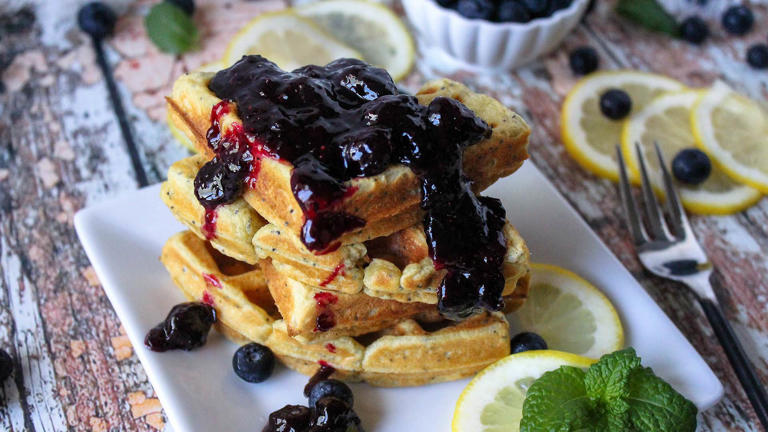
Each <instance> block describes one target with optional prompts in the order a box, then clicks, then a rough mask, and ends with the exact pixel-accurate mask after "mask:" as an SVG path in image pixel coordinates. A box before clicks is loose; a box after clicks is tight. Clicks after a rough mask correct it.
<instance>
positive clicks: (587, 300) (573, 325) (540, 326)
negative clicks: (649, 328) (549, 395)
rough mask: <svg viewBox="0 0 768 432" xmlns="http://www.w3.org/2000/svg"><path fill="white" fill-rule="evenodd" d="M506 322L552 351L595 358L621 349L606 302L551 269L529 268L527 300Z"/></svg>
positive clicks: (612, 311)
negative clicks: (542, 340)
mask: <svg viewBox="0 0 768 432" xmlns="http://www.w3.org/2000/svg"><path fill="white" fill-rule="evenodd" d="M508 318H509V320H510V324H511V325H512V328H513V329H515V328H517V329H519V330H520V331H530V332H534V333H537V334H538V335H539V336H541V337H542V338H544V340H545V341H546V342H547V346H548V347H549V348H550V349H553V350H558V351H565V352H570V353H573V354H578V355H582V356H585V357H591V358H599V357H601V356H603V355H605V354H608V353H611V352H614V351H616V350H618V349H621V348H622V347H623V346H624V329H623V328H622V326H621V321H620V320H619V315H618V314H617V313H616V309H614V308H613V305H612V304H611V302H610V301H609V300H608V298H606V297H605V295H603V293H601V292H600V291H599V290H598V289H597V288H595V287H594V286H593V285H592V284H590V283H589V282H587V281H586V280H584V279H582V278H581V277H580V276H579V275H577V274H575V273H573V272H571V271H569V270H566V269H564V268H560V267H557V266H554V265H549V264H532V265H531V288H530V292H529V293H528V299H527V300H526V301H525V303H523V306H522V307H521V308H520V309H518V310H516V311H515V312H513V313H511V314H509V315H508Z"/></svg>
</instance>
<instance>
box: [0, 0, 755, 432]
mask: <svg viewBox="0 0 768 432" xmlns="http://www.w3.org/2000/svg"><path fill="white" fill-rule="evenodd" d="M425 1H427V0H425ZM28 3H29V5H28V6H24V5H25V4H26V3H25V2H24V1H15V0H14V1H10V2H5V3H3V4H0V74H1V75H0V77H1V78H2V79H1V80H0V276H1V278H0V288H2V289H0V346H2V347H3V348H4V349H6V350H8V351H9V352H10V353H11V354H12V355H13V357H14V359H15V361H16V366H17V372H16V373H15V374H14V376H13V379H12V380H9V381H7V382H5V383H4V384H3V385H2V387H0V398H2V401H3V402H2V403H0V430H8V431H14V432H18V431H64V430H74V431H118V430H130V431H134V430H136V431H149V430H161V429H163V428H164V424H165V420H164V417H163V414H162V408H161V407H160V404H159V401H158V400H157V399H156V398H155V396H154V392H153V390H152V387H151V385H150V384H149V382H148V381H147V378H146V375H145V374H144V372H143V369H142V367H141V365H140V364H139V362H138V360H137V359H136V357H135V356H134V355H133V350H132V348H131V346H130V342H129V341H128V339H127V337H126V336H125V334H124V332H123V330H122V329H121V327H120V322H119V320H118V318H117V317H116V316H115V313H114V312H113V310H112V307H111V305H110V304H109V301H108V300H107V298H106V297H105V295H104V292H103V291H102V289H101V287H100V285H99V282H98V279H97V278H96V276H95V274H94V272H93V269H92V268H91V267H90V265H89V263H88V259H87V257H86V256H85V254H84V252H83V250H82V248H81V247H80V245H79V242H78V241H77V238H76V236H75V234H74V230H73V225H72V218H73V214H74V212H75V211H77V210H78V209H80V208H82V207H84V206H86V205H89V204H93V203H95V202H98V201H101V200H103V199H105V198H107V197H110V196H115V195H117V194H119V193H121V192H124V191H128V190H132V189H134V188H135V187H136V186H135V180H134V178H135V177H134V173H133V171H132V169H131V164H130V159H129V158H128V155H127V153H126V152H125V149H124V143H123V141H122V137H121V135H120V133H119V129H118V125H117V123H116V119H115V116H114V112H113V111H112V109H111V107H110V105H109V101H108V96H107V91H106V88H105V86H104V84H103V82H102V77H101V74H100V72H99V70H98V68H97V67H96V64H95V61H94V57H93V51H92V49H91V47H90V43H89V41H88V39H87V38H85V37H84V36H83V35H82V34H81V33H80V32H79V31H78V30H77V29H76V26H75V21H74V19H73V16H74V11H75V10H76V9H77V6H78V5H79V4H80V3H81V2H79V1H75V0H62V1H57V2H51V1H44V0H39V1H31V0H30V1H29V2H28ZM152 3H153V2H152V1H149V0H142V1H137V2H133V3H130V4H128V2H116V3H115V4H116V7H117V9H118V10H119V11H120V12H121V14H122V18H121V19H120V21H119V23H118V26H117V31H116V34H115V36H114V38H112V39H111V40H110V41H109V44H108V45H107V56H108V60H109V62H110V63H111V64H112V65H113V66H114V68H115V76H116V78H117V80H118V86H119V89H120V91H121V92H122V93H123V96H124V100H125V101H126V105H127V106H126V109H127V111H128V115H129V117H130V120H131V125H132V128H133V131H134V133H135V135H136V137H137V141H138V146H139V148H140V157H141V159H142V161H143V163H144V168H145V170H146V172H147V173H148V176H149V179H150V182H156V181H159V180H161V179H162V178H163V177H164V175H165V171H166V169H167V167H168V165H169V164H170V163H172V162H173V161H174V160H176V159H178V158H180V157H182V156H183V155H184V154H185V153H184V150H182V149H180V148H179V147H178V145H177V144H176V143H175V142H174V141H173V140H172V138H171V136H170V134H169V132H168V131H167V128H166V126H165V124H164V115H165V114H164V108H163V101H162V98H163V96H164V95H165V94H167V92H168V90H169V88H170V85H171V83H172V82H173V79H174V78H175V77H176V76H177V75H178V74H180V73H182V72H183V71H185V70H191V69H194V68H196V67H198V66H199V65H201V64H204V63H206V62H210V61H213V60H215V59H216V58H217V57H218V55H220V50H221V45H222V44H223V43H225V41H226V40H227V39H228V38H229V37H230V36H231V35H232V34H233V32H234V31H236V30H237V28H238V27H239V26H241V25H242V24H243V23H245V22H246V20H247V19H250V18H252V17H253V16H255V15H257V14H258V13H261V12H264V11H268V10H273V9H279V8H282V7H284V6H285V5H284V3H283V1H280V0H265V1H259V2H245V1H234V0H233V1H226V2H225V1H221V2H218V1H215V0H207V1H206V0H199V1H198V2H197V3H198V10H199V12H198V13H197V15H196V20H197V21H198V25H199V26H200V28H201V31H202V33H203V35H204V38H203V44H202V47H201V49H200V51H198V52H195V53H192V54H189V55H185V56H181V57H172V56H168V55H165V54H162V53H159V52H158V51H157V50H156V49H155V48H154V47H153V46H152V45H151V44H150V43H149V42H148V41H147V40H146V36H145V34H144V30H143V28H142V25H141V16H142V14H143V13H145V12H146V9H147V8H148V7H149V6H150V5H151V4H152ZM599 3H600V5H599V6H598V9H597V11H596V12H595V13H594V14H593V15H592V16H591V17H590V18H589V19H587V20H586V22H585V24H583V25H581V26H580V27H579V28H578V29H577V30H576V31H575V32H574V33H573V34H572V35H571V36H569V37H568V38H567V40H566V41H565V43H564V45H563V46H562V47H561V48H560V49H558V51H556V52H555V53H553V54H551V55H549V56H547V57H546V58H544V59H542V60H541V61H538V62H536V63H535V64H533V65H531V66H528V67H525V68H523V69H521V70H519V71H517V72H515V73H510V74H508V75H502V76H499V75H497V76H494V77H483V76H477V75H473V74H470V73H465V72H457V73H454V74H452V76H453V77H454V78H457V79H461V80H462V81H464V82H466V83H468V84H469V85H471V86H473V87H475V88H476V89H478V90H482V91H485V92H488V93H490V94H492V95H494V96H496V97H498V98H499V99H500V100H502V101H503V102H504V103H505V104H507V105H509V106H511V107H513V108H514V109H516V110H518V111H519V112H520V113H521V114H523V115H524V116H525V117H526V118H527V119H528V120H529V121H530V122H531V123H532V126H533V129H534V134H533V137H532V141H531V153H532V160H533V161H534V163H536V164H537V165H538V167H539V168H540V169H542V171H543V172H544V173H545V174H546V175H547V177H549V178H550V179H551V180H552V181H553V183H554V184H555V186H556V187H557V188H558V190H559V191H560V192H561V193H562V194H563V195H564V196H565V197H566V198H567V199H568V201H569V202H570V203H571V205H572V206H573V207H574V208H575V209H576V210H577V211H578V212H579V213H580V214H581V215H582V217H584V219H585V220H586V221H587V222H588V223H589V225H590V226H591V227H592V229H594V230H595V232H596V233H597V234H598V235H599V236H600V237H601V238H602V239H603V241H605V243H606V244H607V245H608V246H609V247H610V248H611V250H612V251H613V252H614V253H615V254H616V255H617V257H618V258H619V259H620V260H621V261H622V262H623V263H624V264H625V265H626V266H627V268H628V269H629V270H630V271H631V272H632V273H633V274H634V275H635V276H636V277H637V278H638V280H639V281H640V282H641V283H642V285H643V286H644V287H645V288H646V289H647V290H648V292H649V293H650V294H651V296H652V297H653V298H654V299H655V300H656V301H657V302H658V303H659V304H660V305H661V306H662V308H663V309H664V311H665V312H666V313H667V314H668V315H669V316H670V318H671V319H672V320H673V321H674V322H675V324H677V326H678V327H679V328H680V329H681V331H682V332H683V333H684V334H685V336H686V337H687V338H688V339H689V340H690V341H691V342H692V343H693V345H694V346H695V347H696V348H697V350H698V351H699V352H700V353H701V354H702V356H703V357H704V359H705V360H706V361H707V362H708V363H709V364H710V366H711V367H712V368H713V370H714V371H715V373H716V374H717V375H718V377H719V378H720V379H721V381H722V382H723V384H724V385H725V389H726V390H725V392H726V396H725V398H724V399H723V401H722V402H720V403H719V404H718V405H716V406H715V407H713V408H711V409H709V410H707V411H706V412H704V413H702V414H701V415H700V420H701V421H700V430H703V431H724V430H729V431H757V430H760V429H759V427H758V426H757V425H756V421H755V417H754V413H753V412H752V410H751V408H750V407H749V403H748V401H747V400H746V398H745V396H744V394H743V392H742V390H741V389H740V387H739V385H738V381H737V380H736V377H735V376H734V374H733V372H732V370H731V369H730V368H729V365H728V362H727V359H726V358H725V356H724V354H723V352H722V350H721V349H720V347H719V345H718V343H717V341H716V340H715V339H714V337H713V334H712V330H711V328H710V327H709V324H708V323H707V321H706V319H705V318H704V316H703V314H702V312H701V310H700V308H699V306H698V305H697V304H696V302H695V301H694V299H693V298H692V296H690V295H689V294H687V293H686V292H685V291H683V290H681V289H680V287H679V286H677V285H674V284H671V283H669V282H665V281H662V280H659V279H657V278H654V277H652V276H650V275H648V274H646V273H645V272H644V271H643V270H642V268H641V267H640V265H639V263H638V261H637V258H636V256H635V254H634V251H633V248H632V245H631V244H630V243H629V241H628V238H627V236H626V233H625V231H624V228H623V226H622V223H621V214H620V213H619V205H618V201H617V196H616V191H615V186H614V185H613V184H612V183H610V182H609V181H607V180H603V179H599V178H597V177H595V176H593V175H591V174H589V173H587V172H586V171H584V170H583V169H582V168H581V167H579V166H578V164H576V163H575V162H574V161H573V160H572V159H571V158H570V157H569V156H568V155H567V153H566V152H565V150H564V148H563V146H562V144H561V143H560V133H559V128H560V123H559V110H560V104H561V102H562V100H563V97H564V95H565V93H566V92H567V90H568V89H569V88H570V87H571V85H572V84H573V83H574V82H575V79H574V77H572V76H571V74H570V71H569V70H568V66H567V59H566V54H567V52H568V51H569V50H570V49H572V48H574V47H576V46H579V45H582V44H589V45H592V46H595V47H596V48H598V49H599V51H600V55H601V62H602V67H604V68H611V69H614V68H638V69H643V70H650V71H655V72H659V73H665V74H667V75H670V76H672V77H674V78H676V79H679V80H681V81H683V82H684V83H686V84H688V85H691V86H703V85H709V84H711V83H712V82H713V81H714V80H716V79H723V80H725V81H727V82H728V83H730V84H731V85H733V86H734V87H735V88H736V89H738V90H739V91H742V92H744V93H746V94H748V95H750V96H751V97H753V98H755V99H757V100H761V101H763V102H765V101H766V99H768V73H766V72H756V71H753V70H750V69H749V68H747V67H746V66H745V65H744V61H743V57H744V51H745V47H746V46H747V45H748V44H749V43H752V42H754V41H756V40H764V39H765V36H766V34H768V19H767V18H768V5H766V2H764V1H761V2H753V3H754V5H755V7H754V9H755V11H756V13H757V15H758V18H757V19H756V23H757V28H756V29H755V30H754V31H753V32H752V33H751V34H750V35H749V36H747V37H745V38H741V39H734V38H730V37H725V36H724V35H723V32H722V31H721V30H720V29H719V26H718V25H717V23H716V20H717V16H718V13H719V9H718V8H720V9H721V8H722V6H723V5H724V4H725V3H726V2H725V1H717V0H710V1H709V5H708V6H707V7H706V8H705V9H702V10H701V13H702V14H705V15H708V16H709V17H710V18H711V19H712V20H713V21H712V23H713V24H712V30H713V34H714V37H713V38H712V40H711V41H710V42H708V43H707V44H706V45H704V46H703V47H693V46H690V45H687V44H685V43H683V42H679V41H671V40H670V39H669V38H667V37H664V36H659V35H654V34H651V33H648V32H646V31H644V30H641V29H638V28H636V27H634V26H630V25H627V23H626V22H624V21H621V20H620V19H618V18H616V17H615V16H614V15H613V14H612V13H611V10H610V9H611V5H612V3H613V2H612V1H608V0H606V1H601V2H599ZM693 3H694V2H688V1H686V0H670V1H668V2H666V4H667V6H669V7H670V9H671V10H673V11H677V12H678V13H680V14H681V15H682V14H685V13H686V11H690V10H691V9H690V8H694V6H692V4H693ZM686 8H687V9H686ZM235 10H237V13H235V12H234V11H235ZM418 66H419V67H418V68H417V70H416V71H415V72H414V73H413V74H412V75H411V76H410V77H408V78H407V79H406V80H405V85H406V86H408V87H410V88H416V87H418V86H419V85H420V84H421V83H422V82H423V81H424V80H425V79H427V78H429V77H431V76H432V75H437V73H436V72H434V71H432V70H431V69H430V67H429V65H426V64H421V63H420V64H419V65H418ZM693 225H694V230H695V231H696V234H697V236H699V238H700V239H701V241H702V243H703V246H704V247H705V249H706V250H707V253H708V254H709V256H710V257H711V259H712V261H713V263H714V264H715V267H716V268H717V269H719V271H718V272H717V274H716V276H715V282H716V285H717V286H716V290H717V294H718V296H719V297H720V299H721V300H722V303H723V307H724V309H725V314H726V316H727V318H728V319H729V320H730V321H731V323H732V324H733V326H734V328H735V330H736V332H737V333H738V334H739V336H741V338H742V340H743V342H744V345H745V349H746V351H747V354H748V355H749V356H750V358H751V359H752V361H753V362H754V363H755V364H756V365H757V367H758V372H759V374H760V377H761V379H762V381H763V382H764V383H768V314H767V313H766V310H768V278H766V276H765V275H766V274H768V253H767V252H768V200H765V199H764V200H762V201H761V202H760V203H758V205H756V206H754V207H753V208H751V209H749V210H747V211H745V212H743V213H741V214H737V215H732V216H724V217H701V216H697V217H694V218H693ZM661 343H663V341H662V342H661Z"/></svg>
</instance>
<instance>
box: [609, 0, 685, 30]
mask: <svg viewBox="0 0 768 432" xmlns="http://www.w3.org/2000/svg"><path fill="white" fill-rule="evenodd" d="M616 12H618V13H619V15H621V16H623V17H624V18H626V19H628V20H630V21H633V22H635V23H637V24H639V25H641V26H643V27H645V28H647V29H649V30H653V31H657V32H661V33H666V34H668V35H670V36H673V37H678V36H679V35H680V26H679V25H678V24H677V21H675V18H674V17H672V15H670V14H669V13H668V12H667V11H666V10H664V8H663V7H661V5H659V3H658V2H657V1H656V0H619V2H618V3H617V4H616Z"/></svg>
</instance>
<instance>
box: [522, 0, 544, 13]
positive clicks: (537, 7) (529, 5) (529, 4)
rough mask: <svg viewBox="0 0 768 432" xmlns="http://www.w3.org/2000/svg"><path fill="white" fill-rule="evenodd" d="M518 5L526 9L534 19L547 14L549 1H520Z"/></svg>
mask: <svg viewBox="0 0 768 432" xmlns="http://www.w3.org/2000/svg"><path fill="white" fill-rule="evenodd" d="M520 3H522V4H523V6H525V8H526V9H528V13H530V14H531V15H533V16H534V17H542V16H545V15H546V14H547V9H549V0H520Z"/></svg>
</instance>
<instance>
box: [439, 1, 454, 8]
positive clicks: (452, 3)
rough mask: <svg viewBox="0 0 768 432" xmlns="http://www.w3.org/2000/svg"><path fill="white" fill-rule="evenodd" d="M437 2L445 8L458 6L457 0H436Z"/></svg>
mask: <svg viewBox="0 0 768 432" xmlns="http://www.w3.org/2000/svg"><path fill="white" fill-rule="evenodd" d="M435 1H436V2H437V4H439V5H440V6H442V7H445V8H453V7H454V6H456V0H435Z"/></svg>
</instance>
